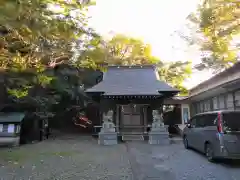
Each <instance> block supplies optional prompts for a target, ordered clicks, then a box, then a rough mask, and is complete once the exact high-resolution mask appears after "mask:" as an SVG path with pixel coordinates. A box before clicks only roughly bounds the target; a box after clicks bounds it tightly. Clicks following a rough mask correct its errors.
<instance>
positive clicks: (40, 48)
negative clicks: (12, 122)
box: [0, 0, 98, 114]
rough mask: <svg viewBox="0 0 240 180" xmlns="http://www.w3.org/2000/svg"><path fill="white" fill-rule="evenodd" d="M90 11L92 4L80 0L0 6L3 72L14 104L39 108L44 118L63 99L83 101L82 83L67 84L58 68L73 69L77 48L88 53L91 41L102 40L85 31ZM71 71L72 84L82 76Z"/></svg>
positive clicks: (13, 0) (15, 1) (15, 0)
mask: <svg viewBox="0 0 240 180" xmlns="http://www.w3.org/2000/svg"><path fill="white" fill-rule="evenodd" d="M90 5H92V2H91V1H78V0H73V1H65V0H57V1H55V0H40V1H39V0H31V1H25V0H10V1H9V0H3V1H1V2H0V34H1V38H0V69H1V72H3V74H2V76H3V79H4V81H3V86H4V87H5V89H6V91H7V94H9V96H8V97H10V99H11V100H12V101H14V102H15V103H23V102H24V103H25V102H27V103H28V104H35V105H36V108H37V111H39V113H38V114H44V112H48V111H49V109H48V108H49V106H51V105H53V104H57V103H58V102H59V101H60V99H61V97H63V96H59V95H60V94H61V95H64V94H65V95H66V94H68V95H69V97H71V96H72V94H73V92H75V94H76V93H81V94H82V95H83V93H82V91H83V89H79V87H81V85H82V82H81V81H80V80H81V79H80V78H79V79H78V80H75V81H74V80H71V81H68V78H69V77H70V75H69V73H68V72H69V71H67V70H66V69H64V70H62V72H64V73H65V76H64V77H65V78H62V76H61V75H60V74H61V73H59V71H56V69H55V67H57V66H58V65H61V64H68V65H70V66H73V61H74V55H75V54H76V50H75V49H74V47H75V46H76V45H78V46H80V45H81V47H82V49H84V48H85V46H87V44H88V42H89V41H90V40H92V39H94V38H98V36H97V34H96V33H94V31H93V30H92V29H90V28H88V26H87V19H88V17H87V16H86V11H87V8H88V7H89V6H90ZM13 12H14V13H13ZM70 69H71V68H70ZM71 70H72V71H71V72H72V74H71V73H70V74H71V76H72V78H71V79H76V78H77V77H79V72H78V71H76V70H75V69H73V68H72V69H71ZM73 76H75V77H73ZM66 78H67V80H66ZM59 81H60V83H59ZM66 81H67V82H66ZM66 83H67V84H66ZM69 83H70V84H69ZM60 85H61V86H60ZM69 90H71V92H70V91H69ZM53 92H54V93H55V95H56V96H53V95H52V94H51V93H53ZM56 93H57V94H56ZM75 97H77V96H75ZM71 98H72V97H71Z"/></svg>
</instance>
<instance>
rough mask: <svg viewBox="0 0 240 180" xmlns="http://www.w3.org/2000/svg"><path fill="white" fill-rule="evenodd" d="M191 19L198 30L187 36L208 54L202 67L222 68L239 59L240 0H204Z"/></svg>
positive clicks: (190, 16) (191, 15)
mask: <svg viewBox="0 0 240 180" xmlns="http://www.w3.org/2000/svg"><path fill="white" fill-rule="evenodd" d="M188 20H190V22H191V23H192V24H194V25H195V27H194V28H193V30H194V31H196V33H195V34H193V35H194V37H191V36H190V37H186V36H184V38H185V39H187V40H188V41H189V42H191V44H197V45H199V46H200V50H201V51H202V52H203V53H204V54H205V56H204V57H203V58H202V63H201V64H200V67H202V68H212V69H215V70H216V71H218V70H222V69H225V68H227V67H229V66H231V65H232V64H233V63H235V62H236V61H237V51H239V48H238V47H237V46H236V45H235V44H233V40H234V38H235V37H236V36H237V35H239V33H240V2H239V1H238V0H204V1H202V2H201V4H200V5H199V7H198V9H197V11H196V12H194V13H191V14H190V15H189V16H188Z"/></svg>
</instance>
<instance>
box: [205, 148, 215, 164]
mask: <svg viewBox="0 0 240 180" xmlns="http://www.w3.org/2000/svg"><path fill="white" fill-rule="evenodd" d="M205 155H206V157H207V159H208V161H209V162H213V161H214V151H213V148H212V145H211V144H210V143H206V144H205Z"/></svg>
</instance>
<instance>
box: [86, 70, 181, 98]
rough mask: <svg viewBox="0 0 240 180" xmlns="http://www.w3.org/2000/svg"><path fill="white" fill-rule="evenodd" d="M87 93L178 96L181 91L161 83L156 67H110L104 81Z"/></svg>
mask: <svg viewBox="0 0 240 180" xmlns="http://www.w3.org/2000/svg"><path fill="white" fill-rule="evenodd" d="M86 92H87V93H94V92H99V93H103V94H104V95H108V96H111V95H161V94H164V93H173V94H177V93H178V92H179V90H177V89H175V88H173V87H171V86H169V85H168V84H167V83H165V82H163V81H160V80H159V78H158V73H157V71H156V67H155V66H152V65H147V66H146V65H145V66H109V67H108V70H107V71H106V72H105V73H104V75H103V80H102V81H101V82H100V83H98V84H97V85H95V86H93V87H92V88H89V89H87V90H86Z"/></svg>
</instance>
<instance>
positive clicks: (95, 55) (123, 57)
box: [80, 34, 191, 94]
mask: <svg viewBox="0 0 240 180" xmlns="http://www.w3.org/2000/svg"><path fill="white" fill-rule="evenodd" d="M95 45H96V44H95ZM84 59H85V65H86V66H92V64H94V66H96V67H97V65H98V64H103V63H106V64H108V65H141V64H143V65H144V64H147V65H149V64H155V65H156V66H157V67H158V69H159V75H160V77H161V79H162V80H164V81H166V82H167V83H169V84H171V85H173V86H175V87H177V88H179V89H180V90H181V91H182V93H183V94H186V93H187V90H186V88H185V87H183V82H184V80H185V79H186V78H188V77H189V76H190V74H191V63H190V62H181V61H178V62H170V63H166V62H163V61H161V60H160V59H159V58H157V57H154V56H152V52H151V46H150V45H149V44H145V43H144V42H143V41H141V40H139V39H135V38H132V37H128V36H124V35H121V34H120V35H116V36H114V37H113V38H112V39H110V40H109V41H104V42H100V43H99V42H98V45H97V46H96V48H93V49H92V50H88V51H86V52H85V53H83V54H82V56H81V57H80V63H84Z"/></svg>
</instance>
